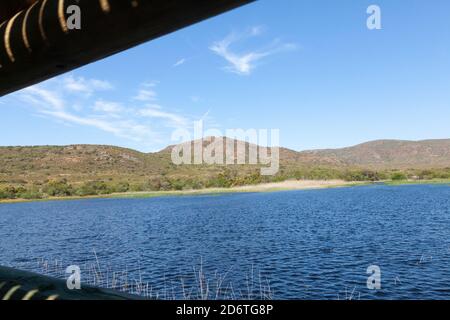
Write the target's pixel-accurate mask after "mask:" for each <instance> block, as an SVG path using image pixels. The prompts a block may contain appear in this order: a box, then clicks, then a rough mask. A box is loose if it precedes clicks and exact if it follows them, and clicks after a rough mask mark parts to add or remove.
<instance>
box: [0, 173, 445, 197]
mask: <svg viewBox="0 0 450 320" xmlns="http://www.w3.org/2000/svg"><path fill="white" fill-rule="evenodd" d="M292 179H296V180H344V181H348V182H353V181H354V182H377V181H383V182H386V183H388V184H404V183H421V182H426V183H430V182H433V181H436V182H438V183H444V182H449V181H450V169H446V170H441V169H438V170H406V171H399V170H393V171H390V170H386V171H372V170H358V169H353V170H337V169H329V168H324V167H320V168H311V169H309V170H308V169H302V170H295V171H286V170H281V171H280V173H279V174H278V175H276V176H273V177H272V176H271V177H265V176H261V175H260V174H259V170H254V171H253V172H251V173H249V174H247V175H242V174H239V172H238V171H237V170H230V169H227V168H223V170H222V171H221V172H220V173H218V174H217V175H214V176H212V177H210V178H209V179H204V178H202V177H199V178H194V177H189V178H183V177H167V176H156V177H152V178H151V179H149V180H148V181H143V182H141V183H139V182H134V183H130V182H128V181H119V182H116V181H114V180H109V181H104V180H92V181H86V182H83V183H69V182H68V181H67V180H66V179H61V180H51V181H47V182H45V183H32V184H30V183H23V182H22V183H20V184H17V183H16V184H15V185H0V200H2V199H3V200H5V199H27V200H31V199H45V198H55V197H61V198H64V197H86V196H102V195H111V194H116V193H127V192H161V191H167V192H169V191H186V190H201V189H208V188H232V187H237V186H245V185H258V184H261V183H270V182H281V181H286V180H292Z"/></svg>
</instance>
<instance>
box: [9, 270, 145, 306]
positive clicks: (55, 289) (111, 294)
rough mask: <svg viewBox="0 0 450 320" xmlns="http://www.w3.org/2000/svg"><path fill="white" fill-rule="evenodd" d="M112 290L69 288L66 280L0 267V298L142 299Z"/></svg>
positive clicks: (85, 287) (84, 287)
mask: <svg viewBox="0 0 450 320" xmlns="http://www.w3.org/2000/svg"><path fill="white" fill-rule="evenodd" d="M142 299H143V298H140V297H138V296H134V295H129V294H126V293H122V292H119V291H114V290H107V289H100V288H95V287H90V286H84V285H82V286H81V289H80V290H69V289H68V288H67V285H66V281H64V280H60V279H55V278H51V277H47V276H42V275H39V274H35V273H31V272H27V271H20V270H16V269H11V268H7V267H0V300H142Z"/></svg>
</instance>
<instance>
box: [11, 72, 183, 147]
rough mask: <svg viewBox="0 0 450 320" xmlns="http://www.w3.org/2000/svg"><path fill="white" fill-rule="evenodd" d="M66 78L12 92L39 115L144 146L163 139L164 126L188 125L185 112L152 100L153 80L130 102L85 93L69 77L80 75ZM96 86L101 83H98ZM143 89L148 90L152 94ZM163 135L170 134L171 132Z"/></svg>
mask: <svg viewBox="0 0 450 320" xmlns="http://www.w3.org/2000/svg"><path fill="white" fill-rule="evenodd" d="M65 79H69V80H66V81H59V80H49V81H47V82H45V83H43V84H39V85H34V86H31V87H28V88H26V89H24V90H21V91H19V92H18V93H16V94H15V96H16V97H18V98H19V99H20V100H21V101H24V102H26V103H27V105H28V106H30V107H33V109H34V111H35V112H36V113H37V114H38V115H41V116H44V117H47V118H51V119H54V120H57V121H59V122H62V123H65V124H69V125H79V126H88V127H92V128H96V129H98V130H101V131H103V132H106V133H111V134H113V135H115V136H117V137H120V138H125V139H129V140H133V141H135V142H139V143H143V144H144V145H147V146H151V145H155V143H161V142H162V141H163V140H164V139H162V138H161V137H162V136H163V134H164V132H165V130H172V129H173V128H180V127H187V126H188V125H189V121H190V118H189V117H188V116H184V115H181V114H179V113H177V112H171V111H170V110H166V109H165V108H164V107H163V106H161V105H160V104H158V103H157V102H155V101H156V100H157V99H156V97H157V94H156V88H155V87H156V85H157V83H156V82H152V83H144V84H141V85H140V86H139V87H138V92H139V94H140V95H141V98H142V99H136V97H134V98H135V99H134V100H135V101H136V100H140V101H139V102H136V103H133V104H131V105H130V104H128V103H127V102H126V101H127V100H126V99H125V100H124V101H111V100H105V99H103V98H101V96H99V95H97V94H96V95H93V96H87V95H86V93H87V92H88V91H86V90H84V89H83V88H82V87H81V86H77V84H78V82H79V81H78V80H77V81H72V80H76V79H80V78H75V77H66V78H65ZM85 81H86V82H87V83H90V84H93V83H95V82H93V79H86V80H85ZM68 84H70V85H68ZM99 87H101V86H100V85H99V86H97V88H99ZM74 88H75V90H74ZM105 88H106V87H105ZM143 91H151V92H152V94H150V93H148V92H143ZM93 92H95V91H93ZM132 100H133V99H132ZM150 101H152V102H150ZM128 102H129V100H128ZM153 120H154V121H153ZM166 135H167V137H170V133H166ZM168 139H169V138H168Z"/></svg>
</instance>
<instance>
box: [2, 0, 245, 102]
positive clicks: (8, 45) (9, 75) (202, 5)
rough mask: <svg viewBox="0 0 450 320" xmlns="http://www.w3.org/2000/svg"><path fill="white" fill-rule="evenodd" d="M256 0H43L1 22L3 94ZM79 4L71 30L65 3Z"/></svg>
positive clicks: (67, 4)
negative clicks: (78, 24)
mask: <svg viewBox="0 0 450 320" xmlns="http://www.w3.org/2000/svg"><path fill="white" fill-rule="evenodd" d="M253 1H254V0H39V1H37V2H36V3H34V4H33V5H32V6H31V7H30V8H27V9H25V10H22V11H21V12H20V13H18V14H16V15H15V16H13V17H12V18H10V19H9V20H7V21H4V22H3V23H2V25H1V26H0V36H1V41H2V42H3V43H2V45H1V46H0V65H1V68H0V96H2V95H5V94H7V93H10V92H13V91H16V90H19V89H21V88H24V87H27V86H29V85H32V84H35V83H37V82H40V81H43V80H46V79H49V78H51V77H54V76H56V75H59V74H62V73H65V72H68V71H70V70H73V69H75V68H78V67H80V66H83V65H85V64H88V63H91V62H94V61H96V60H99V59H102V58H105V57H107V56H110V55H112V54H114V53H117V52H120V51H123V50H126V49H128V48H131V47H133V46H136V45H138V44H141V43H143V42H145V41H149V40H152V39H155V38H158V37H161V36H163V35H166V34H168V33H170V32H173V31H176V30H178V29H181V28H183V27H186V26H188V25H191V24H193V23H196V22H199V21H201V20H204V19H207V18H210V17H212V16H215V15H218V14H220V13H223V12H226V11H228V10H231V9H233V8H236V7H238V6H241V5H244V4H247V3H250V2H253ZM71 5H77V6H79V7H80V9H81V29H80V30H77V29H74V30H67V26H64V25H65V21H67V16H68V15H67V14H66V13H65V12H66V8H67V7H69V6H71Z"/></svg>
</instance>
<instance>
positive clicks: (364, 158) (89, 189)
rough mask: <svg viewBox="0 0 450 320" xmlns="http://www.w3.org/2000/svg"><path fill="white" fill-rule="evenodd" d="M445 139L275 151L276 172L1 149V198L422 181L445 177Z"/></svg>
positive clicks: (122, 155) (137, 155)
mask: <svg viewBox="0 0 450 320" xmlns="http://www.w3.org/2000/svg"><path fill="white" fill-rule="evenodd" d="M449 149H450V140H435V141H423V142H395V141H378V142H371V143H366V144H362V145H359V146H355V147H351V148H345V149H338V150H319V151H305V152H295V151H292V150H288V149H281V150H280V170H279V172H278V174H277V175H276V176H269V177H267V176H261V175H260V168H261V165H232V166H225V165H181V166H176V165H174V164H173V163H172V162H171V148H170V147H169V148H166V149H164V150H162V151H160V152H156V153H148V154H147V153H142V152H138V151H134V150H130V149H125V148H118V147H112V146H99V145H73V146H65V147H57V146H39V147H0V200H1V199H3V200H5V199H46V198H65V197H89V196H105V195H110V194H117V193H139V192H147V193H148V192H150V193H151V192H159V193H162V192H172V191H186V190H201V189H208V188H232V187H238V186H244V185H257V184H261V183H271V182H281V181H286V180H292V179H296V180H343V181H347V182H377V181H388V182H391V183H397V184H399V183H404V182H405V181H410V182H415V183H420V182H423V181H445V180H450V159H449V158H448V150H449Z"/></svg>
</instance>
